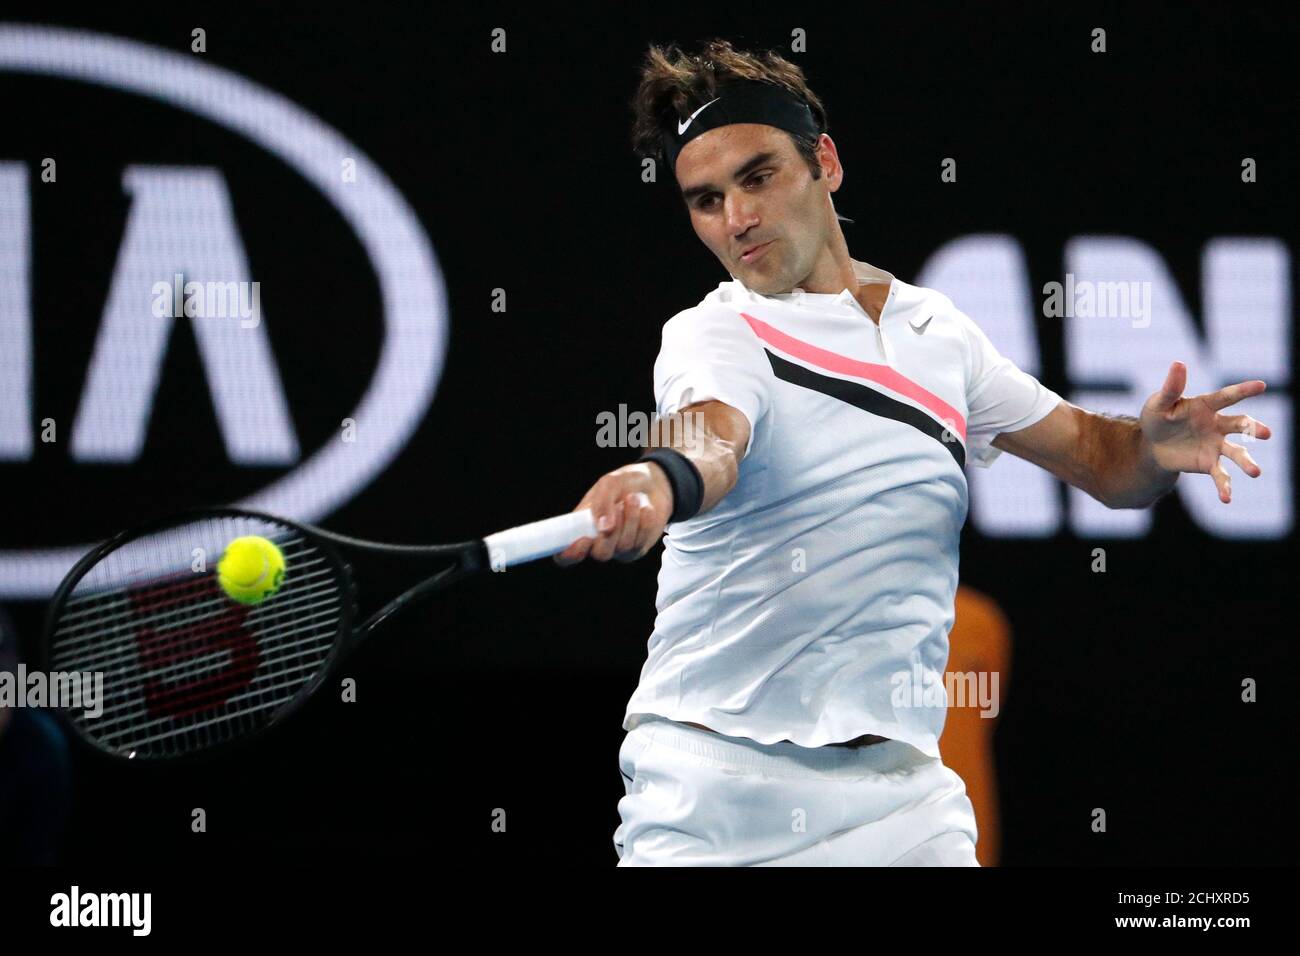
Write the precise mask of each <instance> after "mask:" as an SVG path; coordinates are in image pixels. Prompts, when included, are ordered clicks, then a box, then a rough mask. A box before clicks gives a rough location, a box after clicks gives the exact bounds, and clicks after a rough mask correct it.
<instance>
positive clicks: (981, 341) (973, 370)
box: [956, 310, 1062, 468]
mask: <svg viewBox="0 0 1300 956" xmlns="http://www.w3.org/2000/svg"><path fill="white" fill-rule="evenodd" d="M956 311H957V315H958V317H959V320H960V321H961V323H962V325H963V327H964V329H965V331H966V339H967V342H968V343H969V347H970V355H969V364H968V369H969V375H968V377H967V380H966V381H967V385H966V408H967V416H966V455H967V457H968V458H969V459H970V460H971V461H973V462H975V464H977V465H979V466H980V467H983V468H987V467H989V466H990V465H992V464H993V462H994V461H995V460H996V459H997V457H998V456H999V455H1001V454H1002V450H1001V449H1000V448H994V447H993V446H992V445H990V444H989V443H990V442H991V441H993V439H994V438H996V437H997V436H998V435H1000V434H1002V433H1003V432H1014V431H1019V430H1020V429H1022V428H1028V427H1029V426H1030V425H1032V424H1034V423H1035V422H1038V421H1040V420H1041V419H1043V418H1046V417H1047V415H1048V413H1050V412H1051V411H1052V409H1054V408H1055V407H1056V406H1057V403H1059V402H1060V401H1062V399H1061V396H1060V395H1058V394H1057V393H1056V392H1054V391H1052V390H1051V389H1050V388H1048V387H1047V386H1046V385H1044V384H1043V383H1042V382H1040V381H1038V379H1036V378H1034V376H1032V375H1030V374H1028V373H1027V372H1024V371H1021V369H1020V368H1018V367H1017V366H1016V364H1015V363H1014V362H1012V361H1011V360H1010V359H1008V358H1006V357H1005V356H1004V355H1002V354H1001V353H1000V352H999V351H998V350H997V348H996V347H995V346H994V345H993V342H992V341H991V340H990V339H989V337H988V336H987V335H986V334H985V333H984V330H983V329H981V328H980V327H979V326H978V325H977V324H976V323H975V321H974V320H973V319H971V318H970V317H969V316H968V315H966V314H965V313H963V312H961V311H960V310H956Z"/></svg>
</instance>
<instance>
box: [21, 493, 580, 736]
mask: <svg viewBox="0 0 1300 956" xmlns="http://www.w3.org/2000/svg"><path fill="white" fill-rule="evenodd" d="M248 535H256V536H259V537H262V538H266V539H268V540H270V541H271V542H272V543H273V544H274V545H275V546H276V547H277V548H278V549H279V551H280V553H281V554H282V555H283V556H284V575H283V579H282V583H281V584H280V586H279V589H278V590H276V591H275V592H274V593H273V594H271V595H270V596H269V597H266V598H265V599H263V600H261V601H260V602H259V603H256V604H245V603H241V602H240V601H238V600H235V599H233V598H232V597H230V596H229V595H228V594H227V592H226V590H225V589H224V588H223V587H222V585H221V584H220V582H219V581H218V577H217V565H218V562H219V559H220V558H221V556H222V554H223V553H224V552H225V549H226V546H227V545H228V544H229V543H230V542H231V541H233V540H234V539H236V538H240V537H244V536H248ZM595 536H596V527H595V520H594V518H593V516H592V513H591V511H590V510H589V509H584V510H582V511H578V512H573V513H570V514H564V515H559V516H557V517H554V518H547V519H546V520H544V521H535V522H533V523H531V524H525V525H520V526H519V527H516V528H510V529H509V530H506V531H502V532H500V533H498V534H493V535H489V536H488V537H486V538H482V539H479V540H476V541H466V542H463V543H461V544H442V545H399V544H380V543H378V542H374V541H362V540H359V539H357V538H350V537H347V536H345V535H341V534H335V533H334V532H331V531H326V530H324V529H323V528H317V527H314V526H312V525H307V524H300V523H296V522H293V521H288V520H286V519H284V518H277V517H275V516H273V515H268V514H261V513H258V512H254V511H243V510H239V509H234V508H215V509H202V510H196V511H190V512H186V513H183V514H180V515H176V516H173V517H169V518H164V519H160V520H157V521H154V522H150V523H148V524H144V525H140V526H138V527H136V528H132V529H130V530H127V531H124V532H122V533H120V534H118V535H116V536H115V537H113V538H111V539H110V540H108V541H106V542H104V543H103V544H101V545H99V546H97V547H96V548H94V549H93V550H92V551H91V552H90V553H89V554H87V555H86V556H85V557H84V558H82V559H81V560H80V561H79V562H77V564H76V566H75V567H73V569H72V570H71V571H70V572H68V575H67V577H65V578H64V579H63V581H62V583H61V584H60V585H59V588H58V590H57V591H56V592H55V595H54V598H53V600H52V601H51V603H50V608H49V613H48V615H47V617H46V623H45V630H44V633H43V635H42V638H43V640H42V645H41V651H40V655H39V657H40V666H41V668H42V669H43V670H45V671H46V673H47V674H49V675H51V677H50V679H51V680H54V679H57V678H56V677H55V676H54V675H55V674H67V673H72V672H79V673H81V674H92V675H102V692H101V694H100V699H99V701H98V707H96V708H94V709H95V710H98V711H99V713H98V715H97V716H90V715H89V714H88V713H86V712H85V711H87V710H90V709H91V708H81V710H82V712H81V713H78V712H76V711H75V710H71V709H67V708H64V709H63V711H62V715H63V717H64V718H65V720H64V722H65V723H66V724H67V725H68V726H69V727H70V728H71V729H72V730H73V732H74V733H76V734H77V735H78V736H79V737H81V738H82V739H83V740H85V741H87V742H88V743H90V744H91V745H93V746H94V747H96V748H97V749H99V750H101V751H103V752H105V753H107V754H110V755H112V756H115V757H122V758H128V759H135V760H148V761H153V760H167V759H174V758H179V757H188V756H192V755H197V754H201V753H204V752H206V751H211V750H215V749H218V748H222V747H224V746H225V745H227V744H232V743H235V742H238V741H243V740H246V739H248V738H250V737H253V736H255V735H257V734H260V733H262V732H263V731H265V730H267V729H269V728H270V727H272V726H273V725H275V724H277V723H279V722H281V721H282V720H284V719H285V718H286V717H288V716H289V715H290V714H292V713H293V712H294V711H296V710H298V709H299V708H300V707H301V706H302V705H303V704H304V703H306V701H307V700H308V698H310V697H311V696H312V695H313V694H314V693H315V692H316V691H317V690H319V689H320V688H321V687H322V686H323V685H324V684H325V682H326V680H327V679H328V678H329V676H330V675H331V674H332V673H333V672H334V670H335V668H336V667H337V666H338V664H339V663H340V662H341V661H342V660H343V659H344V658H346V657H347V656H348V655H349V654H350V653H351V652H352V651H353V650H355V648H356V647H357V645H358V644H359V642H360V641H361V640H362V639H363V638H364V637H366V636H367V635H369V634H370V633H372V632H373V631H375V630H377V629H378V628H379V627H381V626H382V625H383V624H384V623H385V622H387V621H389V620H390V619H392V618H393V617H394V616H396V615H397V614H399V613H400V612H402V611H404V610H406V609H408V608H410V607H413V606H414V605H416V604H417V603H419V602H420V601H423V600H425V599H427V598H428V597H430V596H431V595H433V594H435V593H437V592H438V591H440V590H442V589H443V588H445V587H447V586H449V585H450V584H452V583H453V582H456V581H459V580H460V579H462V578H464V577H467V576H468V575H471V574H475V573H478V572H480V571H484V570H486V569H488V568H491V569H492V570H504V569H505V568H507V567H511V566H513V565H516V564H522V563H524V562H526V561H532V560H535V559H537V558H542V557H546V556H548V555H552V554H556V553H558V552H560V551H563V550H564V549H565V548H567V547H568V546H569V545H570V544H572V543H573V542H574V541H577V540H578V539H580V538H584V537H595ZM340 548H345V549H354V550H357V551H368V552H377V553H380V554H387V555H401V556H406V557H411V558H419V559H426V560H428V561H431V562H436V563H438V564H440V565H446V566H445V567H443V568H442V570H440V571H438V572H437V573H436V574H433V575H432V576H430V577H428V578H425V579H424V580H422V581H421V582H420V583H418V584H416V585H415V586H414V587H412V588H410V589H409V590H407V591H405V592H403V593H402V594H400V595H398V596H397V597H395V598H393V599H392V600H390V601H389V602H388V603H387V604H385V605H384V606H383V607H381V608H380V609H379V610H377V611H375V612H374V613H373V614H372V615H371V616H370V617H369V618H368V619H366V620H365V621H364V622H363V623H361V624H360V625H357V624H356V623H355V618H356V613H357V607H356V587H355V585H354V583H353V580H352V572H351V569H350V567H349V566H348V564H347V563H346V562H345V561H344V560H343V558H342V557H341V556H340V552H339V549H340ZM91 679H92V680H93V678H91Z"/></svg>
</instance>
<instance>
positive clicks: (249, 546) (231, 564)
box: [217, 534, 284, 604]
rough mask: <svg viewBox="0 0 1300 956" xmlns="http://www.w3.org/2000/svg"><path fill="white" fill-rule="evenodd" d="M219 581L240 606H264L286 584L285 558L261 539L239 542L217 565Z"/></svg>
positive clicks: (275, 548) (246, 538) (254, 537)
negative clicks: (263, 603) (264, 602)
mask: <svg viewBox="0 0 1300 956" xmlns="http://www.w3.org/2000/svg"><path fill="white" fill-rule="evenodd" d="M217 581H218V583H219V584H220V585H221V590H223V591H225V592H226V594H227V595H228V596H229V597H231V598H232V599H234V600H236V601H238V602H239V603H240V604H261V603H262V602H263V601H265V600H266V599H267V598H269V597H270V596H271V595H272V594H274V593H275V592H276V591H278V590H280V585H281V584H282V583H283V582H284V555H283V554H281V553H280V549H279V548H277V547H276V546H275V545H274V544H272V543H271V542H270V541H268V540H267V539H266V538H263V537H260V536H258V535H255V534H250V535H246V536H245V537H242V538H236V539H235V540H234V541H231V542H230V544H228V545H226V553H225V554H223V555H222V556H221V561H220V562H219V563H218V564H217Z"/></svg>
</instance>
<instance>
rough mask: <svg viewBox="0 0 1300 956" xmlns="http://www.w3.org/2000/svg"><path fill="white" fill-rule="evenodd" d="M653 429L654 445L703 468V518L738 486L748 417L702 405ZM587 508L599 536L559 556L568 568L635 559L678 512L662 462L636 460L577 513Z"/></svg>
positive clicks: (595, 490)
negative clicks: (590, 562) (587, 562)
mask: <svg viewBox="0 0 1300 956" xmlns="http://www.w3.org/2000/svg"><path fill="white" fill-rule="evenodd" d="M683 419H688V420H683ZM697 425H698V427H697ZM652 431H655V432H656V435H655V438H658V439H662V440H663V442H662V444H658V443H657V442H656V441H655V440H654V438H652V441H651V446H652V447H662V448H672V449H674V450H675V451H678V452H681V454H683V455H685V456H686V457H687V458H689V459H690V460H691V462H692V463H693V464H694V465H695V467H696V468H698V469H699V471H700V477H701V478H702V479H704V499H703V502H702V503H701V505H700V511H699V513H700V514H703V513H704V512H706V511H708V510H709V509H711V508H713V507H714V506H715V505H716V504H717V503H718V502H719V501H721V500H722V499H723V498H725V497H726V495H727V493H728V492H730V491H731V489H732V488H733V487H735V484H736V477H737V476H738V475H739V473H740V460H741V458H743V457H744V455H745V450H746V449H747V448H748V446H749V440H750V427H749V420H748V419H747V418H746V417H745V416H744V414H743V413H741V412H740V411H737V410H736V409H734V408H732V407H731V406H730V405H726V404H724V403H722V402H718V401H707V402H697V403H695V404H693V405H688V406H686V407H685V408H683V409H682V410H681V411H679V412H677V413H676V414H674V415H669V416H666V417H664V418H661V419H659V420H658V423H657V427H656V428H655V429H652ZM583 508H590V509H591V510H592V513H593V515H594V516H595V518H596V528H597V531H598V536H597V537H595V538H583V539H581V540H580V541H575V542H574V543H573V544H572V545H570V546H569V547H568V548H567V549H566V550H564V551H562V552H561V553H559V554H557V555H556V556H555V561H556V563H557V564H560V565H564V566H567V565H570V564H577V563H578V562H579V561H582V560H584V559H585V558H588V557H590V558H592V559H594V560H596V561H608V560H609V559H610V558H613V559H614V560H616V561H635V560H636V559H637V558H640V557H642V556H643V555H645V554H646V553H647V552H648V551H649V550H650V549H651V548H653V547H654V545H655V542H657V541H658V540H659V538H660V536H662V535H663V533H664V527H665V526H666V525H667V524H668V519H669V517H670V516H671V515H672V513H673V492H672V486H671V485H670V484H669V483H668V476H667V475H666V474H665V473H664V470H663V469H662V468H661V467H659V465H658V464H656V463H654V462H650V461H642V462H633V463H632V464H628V465H624V466H623V467H622V468H618V469H616V470H614V471H611V472H609V473H608V474H605V475H602V476H601V477H600V479H599V480H598V481H597V482H596V483H595V484H594V485H592V486H591V489H590V490H589V491H588V492H587V493H586V494H585V495H584V496H583V498H582V500H581V501H580V502H578V505H577V507H575V508H574V509H573V510H574V511H581V510H582V509H583Z"/></svg>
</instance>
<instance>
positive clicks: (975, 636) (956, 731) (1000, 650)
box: [939, 584, 1011, 866]
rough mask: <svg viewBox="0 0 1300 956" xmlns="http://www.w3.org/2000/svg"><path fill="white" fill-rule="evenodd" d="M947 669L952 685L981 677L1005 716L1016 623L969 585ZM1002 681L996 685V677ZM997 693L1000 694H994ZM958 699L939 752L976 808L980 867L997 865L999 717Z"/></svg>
mask: <svg viewBox="0 0 1300 956" xmlns="http://www.w3.org/2000/svg"><path fill="white" fill-rule="evenodd" d="M948 642H949V651H948V668H947V671H948V673H950V674H953V675H954V676H952V677H949V676H948V675H947V674H945V681H948V682H951V683H949V684H948V686H950V687H955V686H958V685H964V686H967V687H970V689H971V690H977V688H980V686H981V685H979V684H978V683H977V684H975V685H974V686H971V685H970V683H969V680H968V679H966V678H965V677H964V675H967V674H974V675H977V680H983V681H984V683H983V685H982V688H983V689H982V690H980V691H979V692H980V693H988V694H989V695H990V698H991V699H996V700H997V708H996V711H993V710H992V709H990V712H993V713H997V714H1000V713H1001V710H1002V705H1003V703H1004V702H1005V701H1006V696H1007V685H1008V683H1009V676H1010V666H1011V627H1010V624H1009V623H1008V621H1007V617H1006V615H1005V614H1004V613H1003V612H1002V609H1001V608H1000V607H998V605H997V602H995V601H994V600H993V599H992V598H991V597H989V596H988V595H986V594H982V593H981V592H979V591H976V590H974V589H973V588H968V587H966V585H964V584H963V585H961V586H959V587H958V588H957V597H956V619H955V621H954V623H953V627H952V633H950V634H949V635H948ZM994 674H996V675H997V683H996V685H994V683H993V675H994ZM994 691H996V693H994ZM960 703H961V700H960V699H958V698H955V696H954V697H950V698H949V701H948V714H947V719H946V721H945V722H944V727H943V733H942V734H941V735H940V737H939V753H940V755H941V756H942V757H943V762H944V763H945V764H947V765H948V766H949V767H951V768H952V769H953V770H955V771H956V772H957V775H958V776H959V777H961V778H962V780H963V781H965V783H966V793H967V795H968V796H969V797H970V802H971V805H972V806H973V807H974V808H975V824H976V826H977V828H978V829H979V841H978V842H977V843H976V845H975V856H976V858H977V859H978V860H979V861H980V866H997V865H998V859H999V856H1000V854H1001V844H1002V830H1001V820H1000V813H999V810H998V781H997V765H996V764H995V762H994V759H993V732H994V730H995V729H996V728H997V723H998V720H997V717H996V716H994V717H984V716H981V713H982V712H983V710H984V708H983V707H981V706H978V701H973V700H972V701H967V706H957V705H958V704H960Z"/></svg>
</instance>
